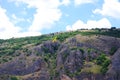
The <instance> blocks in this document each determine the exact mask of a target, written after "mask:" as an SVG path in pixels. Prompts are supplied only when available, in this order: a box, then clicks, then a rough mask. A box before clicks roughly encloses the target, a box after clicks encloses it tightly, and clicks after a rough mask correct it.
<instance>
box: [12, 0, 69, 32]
mask: <svg viewBox="0 0 120 80" xmlns="http://www.w3.org/2000/svg"><path fill="white" fill-rule="evenodd" d="M12 1H14V2H16V3H19V4H21V3H24V4H27V5H28V7H29V8H31V7H32V8H33V7H34V8H36V13H35V14H34V19H33V22H32V25H31V26H30V27H29V31H32V32H36V31H41V30H42V29H47V28H51V26H52V25H53V24H54V23H55V22H56V21H59V19H60V18H61V16H62V12H61V11H60V9H59V8H58V7H59V6H60V5H61V3H60V1H59V0H12ZM68 1H69V0H68ZM68 1H63V2H62V3H63V4H64V5H67V4H68Z"/></svg>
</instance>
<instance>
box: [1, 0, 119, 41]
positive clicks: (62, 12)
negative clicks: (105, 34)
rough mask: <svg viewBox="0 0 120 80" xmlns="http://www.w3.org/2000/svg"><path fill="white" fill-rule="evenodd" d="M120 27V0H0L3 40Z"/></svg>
mask: <svg viewBox="0 0 120 80" xmlns="http://www.w3.org/2000/svg"><path fill="white" fill-rule="evenodd" d="M111 27H117V28H120V0H0V39H9V38H13V37H15V38H17V37H26V36H38V35H42V34H49V33H53V32H60V31H69V30H77V29H83V28H84V29H91V28H111Z"/></svg>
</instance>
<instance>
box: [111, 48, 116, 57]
mask: <svg viewBox="0 0 120 80" xmlns="http://www.w3.org/2000/svg"><path fill="white" fill-rule="evenodd" d="M116 51H117V48H116V47H112V48H111V49H110V55H113V54H114V53H115V52H116Z"/></svg>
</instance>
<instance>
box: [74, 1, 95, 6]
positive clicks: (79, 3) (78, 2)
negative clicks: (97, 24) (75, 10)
mask: <svg viewBox="0 0 120 80" xmlns="http://www.w3.org/2000/svg"><path fill="white" fill-rule="evenodd" d="M94 2H95V0H74V3H75V5H81V4H86V3H94Z"/></svg>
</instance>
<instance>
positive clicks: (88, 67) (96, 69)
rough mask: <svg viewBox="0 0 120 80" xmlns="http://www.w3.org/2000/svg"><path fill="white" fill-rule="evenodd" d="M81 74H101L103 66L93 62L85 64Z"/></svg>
mask: <svg viewBox="0 0 120 80" xmlns="http://www.w3.org/2000/svg"><path fill="white" fill-rule="evenodd" d="M81 72H91V73H94V74H97V73H100V72H101V66H99V65H96V64H95V63H93V62H85V64H84V68H83V69H82V70H81Z"/></svg>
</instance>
